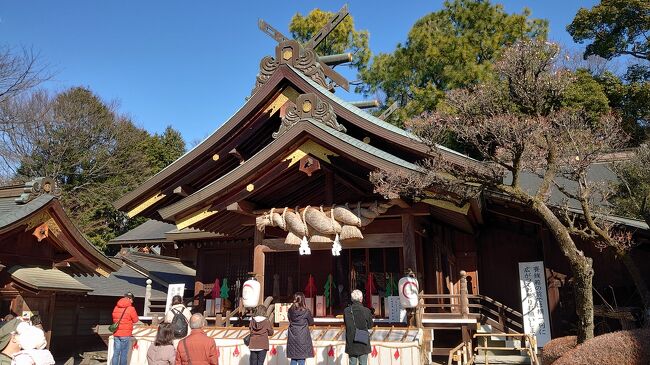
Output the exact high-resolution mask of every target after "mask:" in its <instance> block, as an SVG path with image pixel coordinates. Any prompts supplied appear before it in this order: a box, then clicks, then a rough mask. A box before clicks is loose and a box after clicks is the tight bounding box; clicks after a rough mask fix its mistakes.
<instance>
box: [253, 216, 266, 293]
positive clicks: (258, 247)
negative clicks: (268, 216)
mask: <svg viewBox="0 0 650 365" xmlns="http://www.w3.org/2000/svg"><path fill="white" fill-rule="evenodd" d="M253 240H254V242H253V247H254V249H253V272H254V273H255V278H256V279H257V281H258V282H259V283H260V301H259V302H260V303H264V264H265V261H266V257H265V256H266V254H265V252H266V250H268V247H267V246H264V245H263V244H262V242H263V241H264V231H261V230H259V229H257V228H255V236H254V238H253Z"/></svg>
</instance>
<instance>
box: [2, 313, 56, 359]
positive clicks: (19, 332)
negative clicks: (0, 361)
mask: <svg viewBox="0 0 650 365" xmlns="http://www.w3.org/2000/svg"><path fill="white" fill-rule="evenodd" d="M16 336H17V337H18V344H19V345H20V348H21V351H19V352H17V353H16V354H14V355H13V359H12V361H11V364H12V365H54V364H55V363H54V358H53V357H52V354H51V353H50V351H49V350H47V349H46V348H45V346H47V342H46V340H45V333H44V332H43V330H42V329H40V328H37V327H35V326H32V325H30V324H28V323H26V322H23V323H21V324H19V325H18V327H16Z"/></svg>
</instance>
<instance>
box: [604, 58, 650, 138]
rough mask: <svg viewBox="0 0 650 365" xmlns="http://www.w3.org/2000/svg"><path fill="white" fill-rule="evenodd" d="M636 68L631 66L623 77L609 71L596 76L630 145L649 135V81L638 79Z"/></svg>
mask: <svg viewBox="0 0 650 365" xmlns="http://www.w3.org/2000/svg"><path fill="white" fill-rule="evenodd" d="M637 70H639V69H638V68H636V67H631V68H630V71H628V74H627V75H626V77H625V78H624V79H621V78H620V77H618V76H616V75H614V74H613V73H611V72H605V73H603V74H602V75H600V76H598V77H596V80H597V81H598V82H599V83H600V84H601V85H602V87H603V91H604V92H605V94H606V95H607V98H608V99H609V106H610V107H611V108H612V109H613V110H615V111H616V113H617V114H618V115H620V117H621V119H622V123H623V128H624V130H625V131H626V132H627V133H628V134H629V135H630V137H631V140H630V145H632V146H638V145H639V144H640V143H641V142H643V141H644V140H647V139H648V138H649V137H650V136H649V135H648V133H649V132H650V82H648V79H640V78H639V77H641V76H642V75H639V73H637V72H636V71H637Z"/></svg>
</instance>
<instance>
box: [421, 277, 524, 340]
mask: <svg viewBox="0 0 650 365" xmlns="http://www.w3.org/2000/svg"><path fill="white" fill-rule="evenodd" d="M419 298H420V302H419V305H418V310H417V312H416V321H417V323H418V325H420V324H422V323H423V320H425V319H427V318H436V319H440V318H453V319H476V321H477V322H478V323H481V324H489V325H491V326H492V327H493V328H495V329H497V330H499V331H501V332H504V333H521V332H523V316H522V314H521V313H520V312H518V311H516V310H514V309H512V308H510V307H508V306H506V305H504V304H502V303H500V302H498V301H496V300H494V299H492V298H490V297H487V296H485V295H473V294H468V293H467V274H466V273H465V271H461V272H460V290H459V294H424V293H420V296H419Z"/></svg>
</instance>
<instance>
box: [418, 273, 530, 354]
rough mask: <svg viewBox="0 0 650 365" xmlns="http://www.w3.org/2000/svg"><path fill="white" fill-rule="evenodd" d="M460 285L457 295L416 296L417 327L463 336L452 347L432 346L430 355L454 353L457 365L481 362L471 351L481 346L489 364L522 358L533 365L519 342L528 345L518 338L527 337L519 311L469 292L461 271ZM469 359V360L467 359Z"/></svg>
mask: <svg viewBox="0 0 650 365" xmlns="http://www.w3.org/2000/svg"><path fill="white" fill-rule="evenodd" d="M459 286H460V290H459V293H458V294H424V293H420V295H419V305H418V307H417V309H416V313H415V321H416V324H417V325H418V326H419V327H420V328H426V329H433V330H451V331H454V330H455V331H460V333H461V337H462V342H461V344H460V345H458V346H456V347H455V348H451V347H445V346H444V344H443V345H442V346H440V345H438V346H433V348H432V349H431V353H432V355H433V356H441V357H449V359H451V358H452V356H453V357H454V358H456V359H457V360H459V361H460V362H457V363H458V364H469V363H480V362H478V361H479V359H478V357H477V353H475V352H474V351H479V349H480V351H481V354H483V355H484V356H483V358H485V355H486V354H487V356H488V358H490V359H494V361H490V362H489V363H493V364H498V363H500V362H498V361H504V362H501V363H504V364H507V363H522V362H521V361H524V362H523V363H526V364H527V363H533V364H535V362H531V357H530V355H529V354H528V350H525V351H524V350H522V349H521V344H522V343H523V344H524V345H526V346H529V345H528V342H526V341H523V342H522V341H521V338H523V337H522V336H526V335H523V334H522V333H523V330H524V328H523V316H522V314H521V313H520V312H518V311H516V310H514V309H512V308H510V307H508V306H506V305H504V304H503V303H500V302H498V301H496V300H494V299H492V298H490V297H487V296H485V295H471V294H468V293H467V275H466V273H465V272H464V271H461V273H460V285H459ZM517 338H519V340H517ZM479 340H480V341H479ZM516 341H519V343H517V342H516ZM479 342H480V343H479ZM456 343H457V342H456ZM452 345H453V343H452ZM529 347H530V346H529ZM496 348H498V349H496ZM533 348H534V347H533ZM522 351H524V352H525V353H522ZM463 359H465V360H463ZM470 359H471V361H472V362H468V361H470ZM475 360H476V361H477V362H475ZM449 361H451V360H449ZM481 361H482V360H481ZM488 361H489V360H488ZM517 361H520V362H517ZM535 361H536V360H535ZM454 363H456V362H454ZM450 364H451V362H450Z"/></svg>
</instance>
